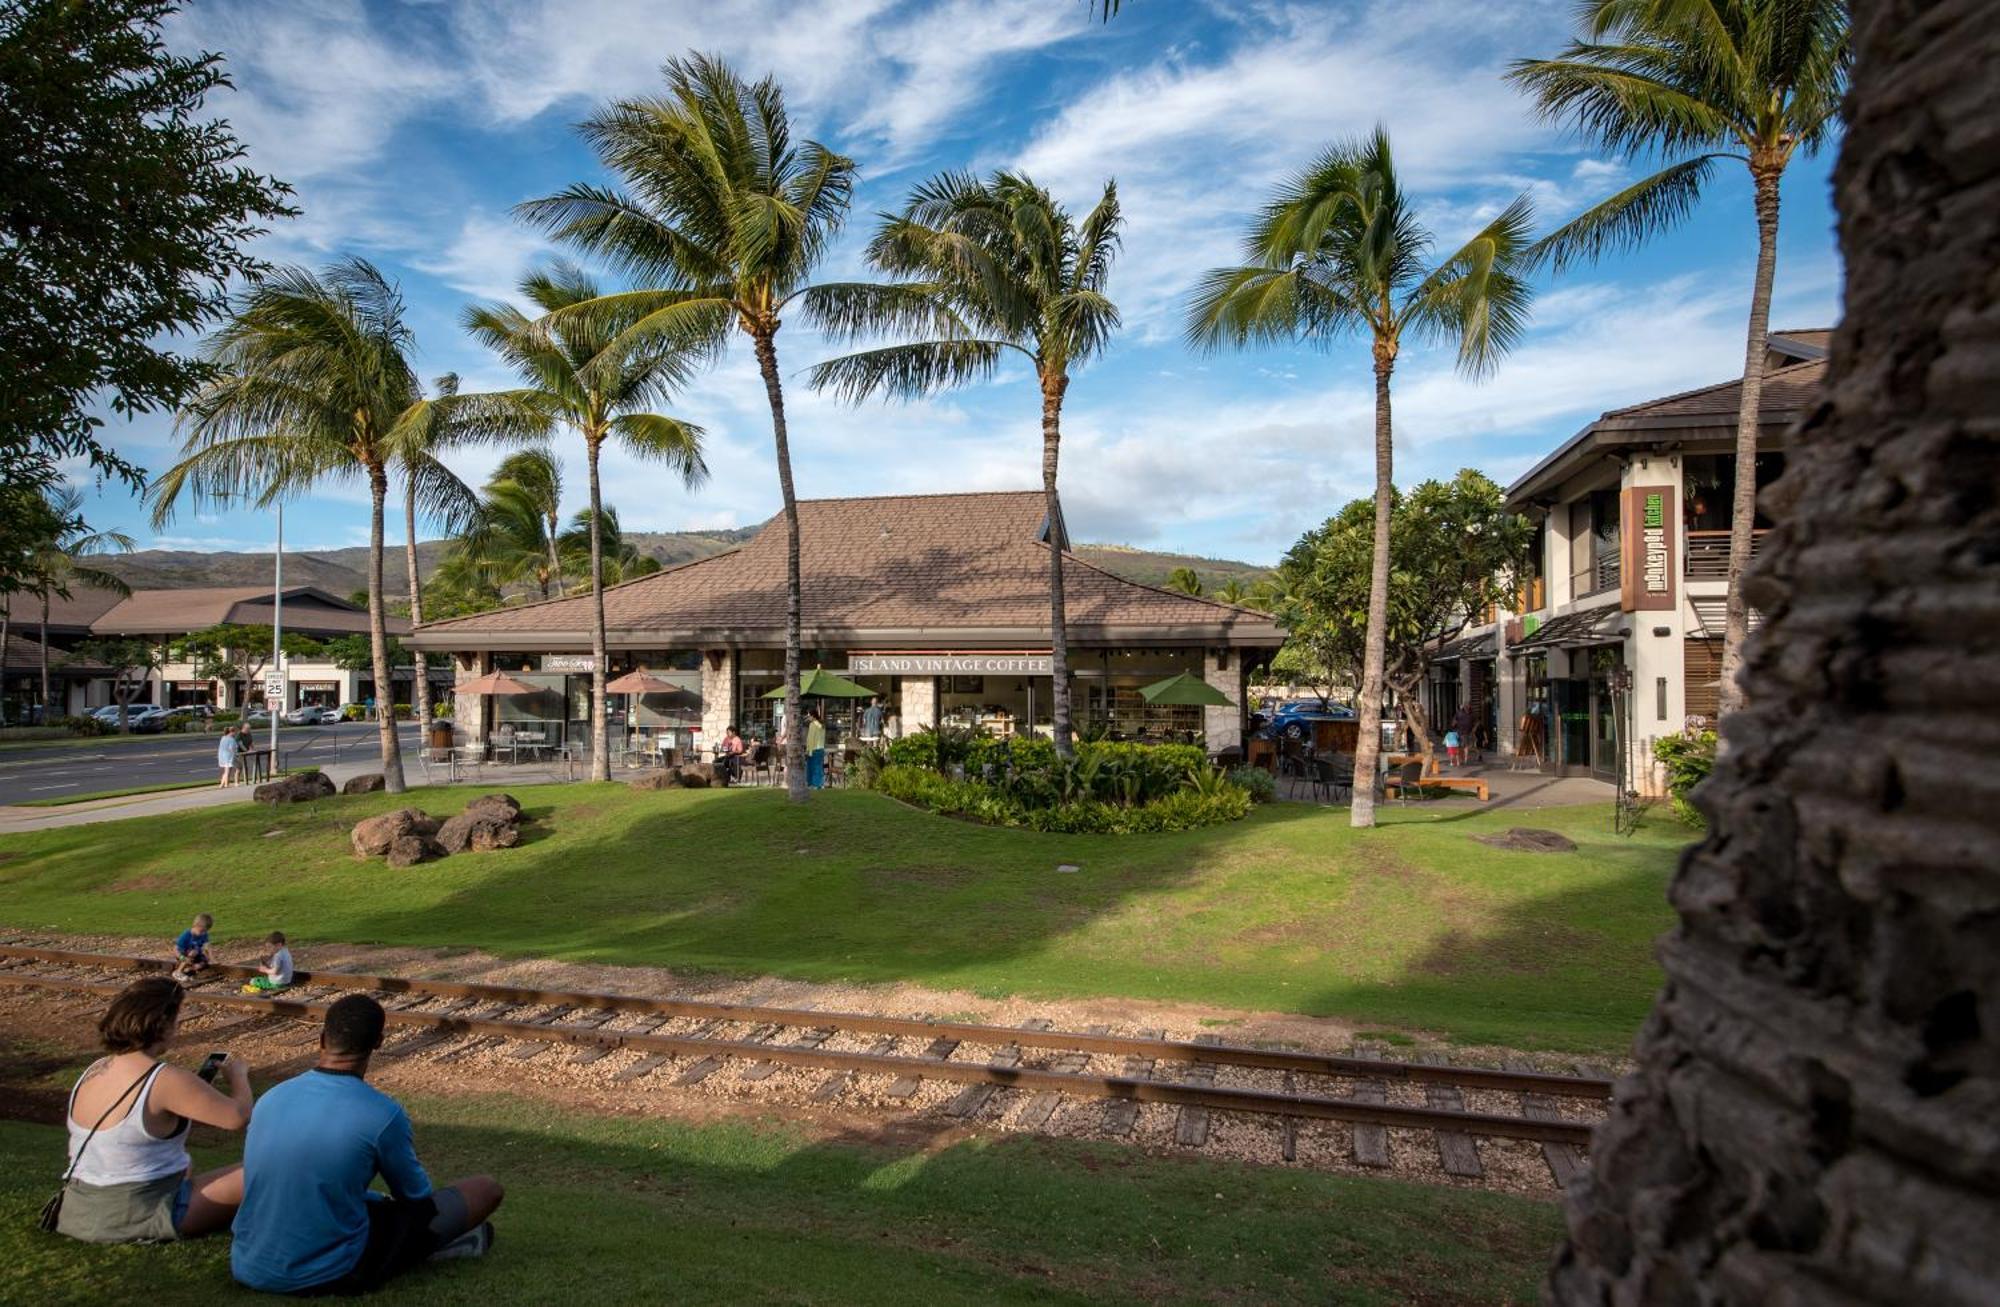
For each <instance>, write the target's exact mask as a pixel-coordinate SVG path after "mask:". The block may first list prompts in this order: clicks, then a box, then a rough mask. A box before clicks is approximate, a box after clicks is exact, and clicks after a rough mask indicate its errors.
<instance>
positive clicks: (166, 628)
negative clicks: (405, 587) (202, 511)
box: [90, 585, 410, 635]
mask: <svg viewBox="0 0 2000 1307" xmlns="http://www.w3.org/2000/svg"><path fill="white" fill-rule="evenodd" d="M284 594H285V608H284V613H283V620H284V625H285V629H286V630H287V631H298V632H302V633H306V634H311V635H352V634H358V633H362V632H365V631H367V629H368V614H367V612H366V611H365V610H363V609H360V608H356V607H355V606H354V605H353V604H350V603H348V602H347V601H346V600H345V599H342V598H340V597H339V596H338V595H334V594H329V593H327V592H326V591H325V590H322V589H320V588H319V587H318V586H310V585H295V586H287V587H286V588H285V592H284ZM271 618H272V605H271V588H270V587H269V586H210V587H192V588H189V589H185V590H134V591H133V592H132V594H131V597H129V598H127V599H125V600H123V601H121V602H119V603H117V604H116V605H114V606H113V607H112V608H111V609H110V610H109V611H107V612H105V613H104V614H103V615H102V616H100V617H98V618H97V619H96V620H95V621H93V622H92V623H91V624H90V629H91V630H92V631H93V632H94V633H96V634H98V635H180V634H184V633H186V632H188V631H200V630H203V629H205V628H207V627H211V626H216V625H219V624H221V623H223V622H233V623H236V624H238V625H241V626H269V625H271ZM387 624H388V628H389V633H390V634H391V635H401V634H403V633H404V632H406V631H408V630H409V629H410V624H409V622H408V621H407V620H406V619H404V618H400V617H391V618H389V619H388V623H387Z"/></svg>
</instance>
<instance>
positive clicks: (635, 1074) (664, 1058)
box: [611, 1021, 728, 1085]
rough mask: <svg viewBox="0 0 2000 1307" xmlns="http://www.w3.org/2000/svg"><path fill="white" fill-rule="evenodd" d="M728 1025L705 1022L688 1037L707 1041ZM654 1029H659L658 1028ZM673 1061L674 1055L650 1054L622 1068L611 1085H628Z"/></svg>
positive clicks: (720, 1022) (612, 1078) (717, 1022)
mask: <svg viewBox="0 0 2000 1307" xmlns="http://www.w3.org/2000/svg"><path fill="white" fill-rule="evenodd" d="M660 1024H661V1025H665V1024H666V1023H665V1022H661V1023H660ZM726 1024H728V1023H727V1022H723V1021H709V1022H705V1023H704V1024H702V1025H700V1026H697V1027H695V1028H694V1029H693V1030H691V1031H689V1032H688V1037H689V1038H691V1039H706V1038H708V1036H710V1035H712V1034H714V1033H715V1032H716V1031H718V1030H720V1029H721V1028H722V1027H723V1026H724V1025H726ZM654 1028H655V1029H658V1027H657V1026H656V1027H654ZM673 1060H674V1055H673V1054H672V1053H648V1054H646V1056H644V1057H642V1058H640V1059H639V1060H638V1061H637V1062H634V1063H632V1065H630V1066H628V1067H623V1068H621V1069H620V1070H619V1072H618V1074H617V1075H615V1076H613V1077H611V1083H612V1084H614V1085H623V1084H628V1083H630V1082H631V1081H634V1080H638V1079H640V1078H641V1077H644V1076H649V1075H651V1074H653V1072H655V1071H657V1070H659V1069H660V1068H661V1067H663V1066H665V1065H666V1064H667V1063H669V1062H671V1061H673Z"/></svg>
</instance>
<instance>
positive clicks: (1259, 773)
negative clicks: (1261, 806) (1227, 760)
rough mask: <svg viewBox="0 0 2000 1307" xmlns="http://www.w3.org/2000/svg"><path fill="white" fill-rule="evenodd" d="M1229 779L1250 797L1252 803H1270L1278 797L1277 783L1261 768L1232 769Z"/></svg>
mask: <svg viewBox="0 0 2000 1307" xmlns="http://www.w3.org/2000/svg"><path fill="white" fill-rule="evenodd" d="M1229 779H1230V780H1231V781H1232V782H1234V783H1235V784H1236V785H1237V786H1239V787H1240V788H1241V789H1242V790H1243V792H1244V793H1245V794H1248V795H1249V796H1250V801H1251V802H1252V803H1270V802H1271V801H1272V800H1274V799H1276V798H1277V797H1278V782H1277V780H1276V778H1275V777H1273V776H1272V775H1271V773H1269V772H1267V771H1265V770H1264V769H1263V768H1262V767H1232V768H1230V769H1229Z"/></svg>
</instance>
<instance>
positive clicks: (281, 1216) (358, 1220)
mask: <svg viewBox="0 0 2000 1307" xmlns="http://www.w3.org/2000/svg"><path fill="white" fill-rule="evenodd" d="M383 1020H384V1018H383V1014H382V1005H381V1004H380V1003H377V1002H376V1001H375V1000H374V999H372V998H368V997H366V996H365V995H361V994H350V995H348V996H347V997H346V998H343V999H340V1000H338V1001H336V1002H335V1003H334V1004H333V1006H332V1007H330V1008H328V1009H327V1013H326V1024H325V1026H324V1027H323V1028H322V1029H321V1031H320V1036H319V1065H318V1066H316V1067H314V1068H313V1069H312V1070H311V1071H308V1072H306V1073H305V1074H304V1075H301V1076H298V1077H295V1078H294V1079H291V1080H288V1081H286V1082H285V1083H283V1084H281V1085H279V1086H277V1087H276V1088H274V1089H272V1090H271V1091H270V1092H268V1093H266V1094H265V1095H264V1097H263V1098H262V1099H260V1100H259V1101H258V1103H257V1108H256V1110H255V1112H254V1113H252V1115H251V1117H250V1135H249V1138H248V1140H247V1141H246V1142H245V1144H244V1148H243V1206H242V1207H241V1208H240V1209H239V1210H238V1211H237V1213H236V1226H235V1229H236V1242H235V1246H234V1247H233V1248H232V1249H231V1250H230V1254H229V1265H230V1270H231V1271H232V1272H234V1273H235V1276H236V1278H237V1279H238V1280H239V1281H241V1282H242V1283H244V1284H246V1285H248V1286H250V1287H251V1288H253V1289H262V1290H265V1291H267V1292H271V1293H302V1294H313V1295H317V1294H349V1293H366V1292H369V1291H370V1290H372V1289H374V1288H376V1287H378V1286H379V1285H381V1284H382V1283H383V1282H385V1281H386V1280H388V1279H389V1278H390V1277H392V1276H394V1275H397V1274H400V1273H401V1272H403V1271H407V1270H409V1269H410V1268H411V1267H413V1266H416V1265H418V1264H419V1263H421V1262H424V1261H427V1260H444V1259H446V1258H452V1257H477V1256H480V1255H481V1254H483V1253H484V1252H485V1251H486V1250H487V1249H488V1248H490V1247H491V1246H492V1244H493V1226H492V1225H491V1223H489V1222H488V1221H487V1218H488V1217H489V1216H491V1215H492V1214H493V1211H494V1209H495V1208H497V1207H499V1206H500V1199H501V1189H500V1185H499V1183H498V1182H497V1181H495V1180H493V1179H491V1178H490V1177H488V1176H483V1175H480V1176H474V1177H472V1178H471V1179H469V1180H460V1181H459V1182H458V1183H457V1184H454V1185H451V1186H449V1187H448V1188H444V1189H439V1190H436V1191H433V1190H432V1189H431V1182H430V1177H429V1176H428V1175H426V1174H424V1168H423V1166H422V1164H421V1163H419V1162H418V1161H417V1151H416V1145H415V1143H414V1141H413V1140H412V1139H411V1135H410V1118H409V1114H408V1113H406V1112H404V1111H403V1109H402V1106H401V1105H400V1104H398V1103H397V1102H396V1100H395V1099H393V1098H390V1097H389V1096H388V1095H387V1094H384V1093H382V1092H380V1091H379V1090H376V1089H373V1088H371V1087H369V1086H368V1085H367V1084H366V1083H365V1082H364V1079H363V1078H364V1077H365V1076H366V1075H367V1074H368V1059H369V1056H370V1055H371V1054H372V1053H374V1051H375V1050H376V1049H377V1048H380V1047H381V1046H382V1026H383ZM377 1175H380V1176H381V1177H382V1178H383V1180H385V1181H386V1182H387V1183H388V1186H389V1192H388V1194H387V1195H386V1196H385V1195H383V1194H380V1193H376V1192H373V1191H371V1190H370V1189H369V1185H370V1184H371V1183H372V1182H373V1181H374V1179H375V1177H376V1176H377Z"/></svg>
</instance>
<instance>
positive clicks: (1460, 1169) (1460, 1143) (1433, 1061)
mask: <svg viewBox="0 0 2000 1307" xmlns="http://www.w3.org/2000/svg"><path fill="white" fill-rule="evenodd" d="M1417 1061H1419V1062H1421V1063H1423V1064H1424V1065H1425V1066H1443V1065H1445V1060H1444V1058H1442V1057H1440V1056H1439V1055H1438V1054H1436V1053H1426V1054H1424V1055H1423V1056H1422V1057H1419V1058H1418V1059H1417ZM1424 1100H1425V1101H1426V1102H1428V1103H1429V1104H1430V1105H1431V1106H1432V1107H1437V1108H1443V1109H1444V1110H1445V1111H1448V1112H1463V1111H1464V1110H1465V1095H1464V1094H1462V1093H1460V1092H1459V1090H1458V1086H1457V1085H1439V1084H1430V1083H1426V1084H1425V1085H1424ZM1435 1133H1436V1135H1437V1141H1438V1161H1439V1162H1440V1163H1442V1164H1443V1166H1444V1173H1445V1174H1446V1175H1456V1176H1462V1177H1464V1178H1465V1179H1467V1180H1477V1179H1479V1177H1480V1176H1481V1175H1483V1174H1485V1171H1484V1169H1483V1168H1482V1167H1481V1166H1480V1165H1479V1146H1478V1145H1477V1144H1476V1143H1474V1142H1473V1139H1472V1136H1471V1135H1468V1134H1462V1133H1460V1132H1459V1131H1457V1130H1439V1131H1436V1132H1435Z"/></svg>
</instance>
